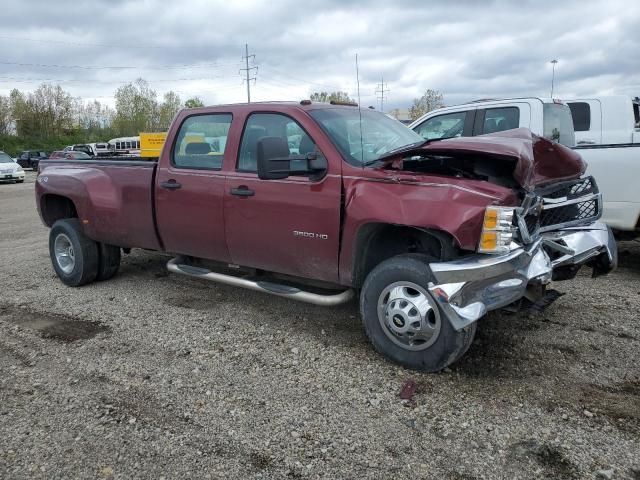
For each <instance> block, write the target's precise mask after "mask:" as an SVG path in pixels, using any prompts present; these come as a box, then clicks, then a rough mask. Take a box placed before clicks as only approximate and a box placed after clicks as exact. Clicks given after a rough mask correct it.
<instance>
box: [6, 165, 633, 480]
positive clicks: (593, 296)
mask: <svg viewBox="0 0 640 480" xmlns="http://www.w3.org/2000/svg"><path fill="white" fill-rule="evenodd" d="M27 174H28V176H27V182H26V183H25V184H24V185H0V262H1V264H2V267H1V272H2V273H1V275H0V291H1V292H2V294H1V295H0V478H7V479H18V478H166V479H170V478H238V479H241V478H283V477H287V476H288V477H292V478H394V479H402V478H442V479H446V478H450V479H480V478H486V479H493V478H509V479H511V478H523V479H530V478H554V479H558V478H569V479H579V478H631V479H640V367H639V364H640V348H639V347H640V324H639V322H638V317H639V311H640V309H639V306H640V243H637V242H636V243H631V242H627V243H623V244H621V246H620V251H621V266H620V269H619V270H618V271H617V272H616V273H614V274H613V275H611V276H610V277H608V278H605V279H596V280H593V279H591V278H590V277H589V272H587V271H584V272H582V273H581V274H580V276H579V278H578V279H576V281H573V282H564V283H559V284H557V285H556V286H555V288H557V289H558V290H560V291H561V292H563V293H566V295H565V296H563V297H561V298H560V299H559V300H558V301H557V302H556V303H555V304H554V305H552V306H551V307H550V308H549V309H548V310H547V311H545V312H544V313H542V314H537V315H532V314H528V315H525V314H519V315H507V314H491V315H490V316H489V317H488V318H485V319H483V320H481V323H480V327H479V333H478V336H477V337H476V341H475V343H474V344H473V346H472V347H471V350H470V351H469V353H468V354H467V355H466V357H464V359H463V360H462V361H461V362H460V363H458V364H456V365H455V366H454V367H453V368H452V369H450V370H448V371H446V372H444V373H441V374H437V375H426V374H418V373H415V372H411V371H407V370H404V369H402V368H399V367H397V366H395V365H392V364H390V363H388V362H387V361H386V360H384V359H383V358H382V357H380V356H378V355H377V354H376V353H374V352H373V350H372V349H371V348H370V347H369V345H368V344H367V342H366V340H365V336H364V334H363V332H362V330H361V328H360V321H359V318H358V315H357V306H356V304H355V302H354V303H352V304H349V305H347V306H344V307H340V308H335V309H324V308H319V307H312V306H308V305H305V304H301V303H295V302H292V301H287V300H284V299H279V298H275V297H270V296H267V295H264V294H260V293H253V292H248V291H244V290H239V289H235V288H231V287H225V286H220V285H214V284H209V283H201V282H200V281H197V280H191V279H187V278H183V277H178V276H175V275H169V274H167V273H166V271H165V269H164V264H165V262H166V260H167V257H165V256H163V255H160V254H154V253H149V252H142V251H137V252H133V253H132V254H131V255H128V256H126V257H125V259H124V262H123V265H122V268H121V272H120V274H119V275H118V276H117V277H116V278H115V279H113V280H111V281H108V282H104V283H97V284H93V285H89V286H86V287H83V288H79V289H71V288H67V287H65V286H63V285H62V284H61V283H60V282H59V281H58V280H57V279H56V277H55V275H54V273H53V270H52V268H51V264H50V261H49V254H48V247H47V233H48V232H47V230H46V229H45V228H44V227H43V226H42V225H41V224H40V222H39V219H38V218H37V214H36V212H35V206H34V198H33V180H34V178H33V174H32V173H30V172H27ZM407 380H413V381H415V382H416V384H417V392H416V394H415V396H414V397H413V400H411V401H402V400H401V399H400V396H399V392H400V390H401V388H402V386H403V384H404V383H405V382H406V381H407Z"/></svg>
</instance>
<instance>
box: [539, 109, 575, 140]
mask: <svg viewBox="0 0 640 480" xmlns="http://www.w3.org/2000/svg"><path fill="white" fill-rule="evenodd" d="M543 112H544V119H543V124H544V125H543V127H544V132H543V136H544V138H547V139H549V140H553V141H554V142H558V143H561V144H562V145H565V146H567V147H573V146H575V144H576V135H575V132H574V130H573V117H572V116H571V109H570V108H569V106H568V105H563V104H561V103H545V104H544V111H543Z"/></svg>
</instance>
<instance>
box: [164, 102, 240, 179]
mask: <svg viewBox="0 0 640 480" xmlns="http://www.w3.org/2000/svg"><path fill="white" fill-rule="evenodd" d="M231 120H232V115H231V114H230V113H216V114H207V115H194V116H191V117H188V118H187V119H186V120H185V121H184V122H182V125H181V126H180V131H179V132H178V135H177V137H176V142H175V143H174V145H173V152H172V160H171V161H172V164H173V165H174V166H176V167H179V168H195V169H201V170H219V169H221V168H222V159H223V158H224V151H225V147H226V146H227V136H228V134H229V128H231Z"/></svg>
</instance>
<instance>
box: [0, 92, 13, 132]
mask: <svg viewBox="0 0 640 480" xmlns="http://www.w3.org/2000/svg"><path fill="white" fill-rule="evenodd" d="M12 124H13V116H12V115H11V102H10V101H9V97H5V96H4V95H0V135H8V134H9V132H10V131H11V127H12Z"/></svg>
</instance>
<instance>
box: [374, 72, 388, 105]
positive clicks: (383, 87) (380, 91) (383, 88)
mask: <svg viewBox="0 0 640 480" xmlns="http://www.w3.org/2000/svg"><path fill="white" fill-rule="evenodd" d="M375 93H376V96H378V95H379V96H378V99H379V100H380V111H381V112H382V113H384V95H385V93H389V89H388V88H387V85H386V84H385V83H384V77H381V78H380V83H379V84H378V86H377V88H376V92H375Z"/></svg>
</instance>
